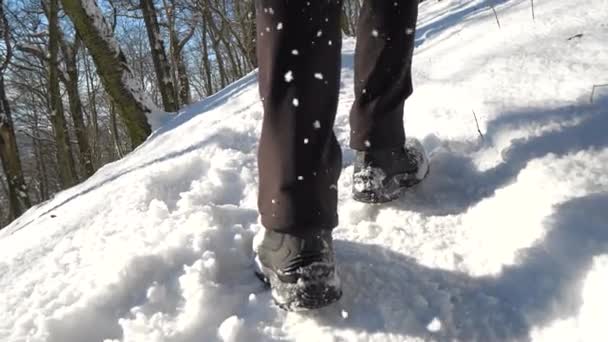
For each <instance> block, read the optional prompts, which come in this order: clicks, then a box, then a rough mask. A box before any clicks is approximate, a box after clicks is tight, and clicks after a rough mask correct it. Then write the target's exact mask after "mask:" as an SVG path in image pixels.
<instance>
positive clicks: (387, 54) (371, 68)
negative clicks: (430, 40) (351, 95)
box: [350, 0, 418, 151]
mask: <svg viewBox="0 0 608 342" xmlns="http://www.w3.org/2000/svg"><path fill="white" fill-rule="evenodd" d="M417 16H418V0H393V1H376V0H365V3H364V4H363V8H362V9H361V14H360V18H359V25H358V29H357V47H356V51H355V102H354V104H353V107H352V110H351V115H350V124H351V138H350V146H351V148H353V149H355V150H358V151H367V150H372V149H373V150H386V149H394V148H399V147H402V146H403V145H404V143H405V133H404V129H403V105H404V102H405V99H406V98H407V97H408V96H409V95H410V94H411V93H412V77H411V64H412V55H413V50H414V43H415V40H414V39H415V35H414V33H415V29H416V20H417Z"/></svg>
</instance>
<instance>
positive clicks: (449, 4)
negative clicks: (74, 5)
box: [0, 0, 608, 342]
mask: <svg viewBox="0 0 608 342" xmlns="http://www.w3.org/2000/svg"><path fill="white" fill-rule="evenodd" d="M490 6H494V7H495V9H496V12H497V15H498V18H499V20H500V24H501V28H499V27H498V25H497V24H496V18H495V17H494V14H493V12H492V10H491V7H490ZM535 6H536V7H535V18H536V19H535V20H533V19H532V15H531V10H530V2H529V1H524V0H510V1H507V0H503V1H499V0H494V1H490V0H473V1H465V0H443V1H441V2H437V1H433V0H429V1H425V2H423V3H422V4H421V7H420V20H419V25H418V29H417V31H416V34H417V38H416V44H417V48H416V53H415V59H414V81H415V89H416V90H415V93H414V95H413V96H412V97H411V98H410V99H409V100H408V101H407V103H406V113H407V114H406V124H405V125H406V132H407V134H408V135H409V136H412V137H416V138H418V139H419V140H420V141H421V142H422V144H423V145H424V147H425V149H426V150H427V151H428V152H429V156H430V160H431V165H432V166H431V173H430V174H429V175H428V177H427V179H426V180H425V181H424V182H423V183H422V184H420V185H418V186H416V187H415V188H414V189H412V190H411V191H409V192H408V193H406V195H405V196H404V197H403V198H402V199H400V200H399V201H397V202H393V203H391V204H386V205H380V206H368V205H364V204H360V203H357V202H354V201H353V200H351V199H350V189H351V186H352V184H351V182H352V181H351V179H352V171H353V168H352V162H353V158H354V154H353V153H352V152H350V151H348V150H345V154H344V161H345V165H344V172H343V176H342V178H341V179H340V182H339V184H338V188H339V196H340V213H339V214H340V218H341V221H340V226H339V227H338V228H337V229H336V230H335V234H334V236H335V239H336V241H335V250H336V260H337V263H338V267H339V269H338V273H339V275H340V277H341V282H342V288H343V291H344V295H343V297H342V300H341V301H340V302H339V303H337V304H334V305H332V306H330V307H327V308H325V309H322V310H319V311H314V312H308V313H287V312H284V311H282V310H280V309H278V308H277V307H276V306H275V305H273V304H272V300H271V297H270V292H269V291H266V290H264V287H263V285H262V284H261V283H260V282H259V280H257V278H256V277H255V276H254V275H253V271H252V270H253V268H252V263H253V260H252V252H251V244H252V239H253V236H254V234H255V233H256V232H257V231H258V230H259V229H260V226H259V224H258V215H257V211H256V192H257V164H256V151H257V137H258V135H259V133H260V128H261V118H262V113H261V106H260V103H259V99H258V93H257V83H256V75H255V73H252V74H251V75H248V76H247V77H245V78H244V79H242V80H241V81H239V82H237V83H235V84H233V85H231V86H229V87H228V88H226V89H225V90H223V91H222V92H220V93H219V94H217V95H215V96H213V97H210V98H208V99H206V100H204V101H201V102H199V103H197V104H195V105H193V106H191V107H189V108H187V109H185V110H183V111H181V112H180V113H177V115H176V116H175V118H174V119H172V120H171V121H170V122H168V123H165V124H164V125H162V126H161V127H160V128H158V129H157V130H156V131H155V132H154V134H153V135H152V136H151V137H150V138H149V140H148V141H147V142H146V143H145V144H144V145H142V146H140V147H139V148H138V149H137V150H136V151H134V152H133V153H131V154H130V155H128V156H127V157H126V158H124V159H123V160H121V161H119V162H116V163H113V164H110V165H107V166H105V167H104V168H102V169H101V170H99V171H98V172H97V173H96V174H95V175H94V176H93V177H92V178H91V179H90V180H88V181H87V182H85V183H83V184H81V185H78V186H76V187H74V188H72V189H69V190H67V191H64V192H62V193H60V194H58V195H57V196H56V197H55V198H53V199H52V200H50V201H48V202H46V203H43V204H40V205H38V206H37V207H36V208H33V209H31V210H30V211H28V212H27V213H26V214H25V215H23V216H22V217H21V218H20V219H19V220H17V221H16V222H14V223H13V224H11V225H10V226H8V227H6V228H5V229H3V230H1V231H0V341H8V342H17V341H19V342H21V341H31V342H38V341H48V342H83V341H106V342H114V341H142V342H143V341H145V342H160V341H167V342H190V341H192V342H194V341H197V342H200V341H208V342H213V341H552V342H553V341H569V342H570V341H594V342H595V341H606V340H608V333H607V332H606V322H608V295H606V284H607V283H608V210H606V208H608V134H606V127H608V110H607V108H608V88H605V87H604V88H602V87H599V88H597V89H596V91H595V94H594V98H593V101H591V99H590V93H591V89H592V86H593V85H594V84H605V83H608V49H607V45H606V42H608V26H607V24H606V13H608V1H606V0H587V1H583V0H571V1H535ZM353 52H354V41H352V40H350V39H346V40H345V42H344V51H343V70H342V76H343V77H342V83H343V84H342V88H341V102H340V107H339V114H338V117H337V120H336V121H337V123H336V127H335V131H336V134H337V135H338V137H339V140H340V141H341V143H342V144H343V146H347V143H348V133H349V128H348V110H349V106H350V104H351V103H352V101H353V92H352V86H353V70H352V67H353ZM473 112H475V116H474V115H473ZM475 117H476V118H475ZM478 125H479V127H478ZM478 128H479V132H478ZM480 132H481V134H483V137H481V136H480Z"/></svg>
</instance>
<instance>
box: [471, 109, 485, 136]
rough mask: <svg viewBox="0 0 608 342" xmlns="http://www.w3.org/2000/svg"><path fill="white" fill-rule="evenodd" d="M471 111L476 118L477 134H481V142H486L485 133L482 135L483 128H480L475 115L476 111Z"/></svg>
mask: <svg viewBox="0 0 608 342" xmlns="http://www.w3.org/2000/svg"><path fill="white" fill-rule="evenodd" d="M471 111H472V112H473V117H474V118H475V124H476V125H477V132H478V133H479V136H480V137H481V140H482V141H485V138H484V137H483V133H481V128H479V121H477V114H475V111H474V110H471Z"/></svg>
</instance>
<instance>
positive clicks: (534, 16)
mask: <svg viewBox="0 0 608 342" xmlns="http://www.w3.org/2000/svg"><path fill="white" fill-rule="evenodd" d="M530 2H532V20H533V21H536V15H535V14H534V0H530Z"/></svg>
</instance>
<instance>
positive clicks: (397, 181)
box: [353, 165, 431, 204]
mask: <svg viewBox="0 0 608 342" xmlns="http://www.w3.org/2000/svg"><path fill="white" fill-rule="evenodd" d="M430 171H431V167H430V165H429V166H428V167H427V170H426V173H425V174H424V176H423V177H422V178H417V177H416V174H409V173H402V174H398V175H394V176H393V177H391V179H390V180H389V181H388V184H389V187H387V188H383V189H381V190H382V191H380V192H377V191H361V192H359V191H353V199H354V200H355V201H358V202H362V203H367V204H382V203H388V202H392V201H395V200H397V199H399V197H401V195H402V194H403V191H405V190H408V189H410V188H412V187H414V186H416V185H418V184H420V183H421V182H422V181H423V180H424V179H425V178H426V176H428V174H429V173H430ZM390 185H395V186H390Z"/></svg>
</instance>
